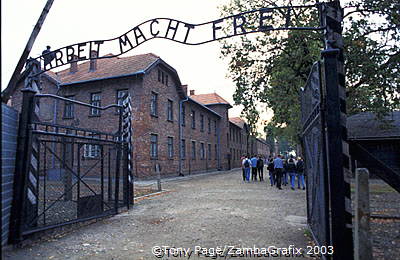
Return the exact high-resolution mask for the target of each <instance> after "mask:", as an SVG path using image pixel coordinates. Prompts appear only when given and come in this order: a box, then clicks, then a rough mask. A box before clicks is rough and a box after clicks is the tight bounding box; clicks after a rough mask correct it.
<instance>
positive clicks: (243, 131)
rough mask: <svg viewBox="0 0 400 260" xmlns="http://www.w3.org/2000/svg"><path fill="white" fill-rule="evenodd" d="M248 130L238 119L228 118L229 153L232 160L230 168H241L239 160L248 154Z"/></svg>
mask: <svg viewBox="0 0 400 260" xmlns="http://www.w3.org/2000/svg"><path fill="white" fill-rule="evenodd" d="M249 137H250V134H249V128H248V125H247V124H246V122H245V121H244V120H243V119H241V118H240V117H232V118H229V151H230V154H231V158H232V168H237V167H241V160H240V158H241V157H242V156H243V155H246V154H249V146H248V143H249V142H248V141H249Z"/></svg>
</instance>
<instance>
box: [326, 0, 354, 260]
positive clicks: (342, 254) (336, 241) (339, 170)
mask: <svg viewBox="0 0 400 260" xmlns="http://www.w3.org/2000/svg"><path fill="white" fill-rule="evenodd" d="M322 15H323V16H322V25H323V26H325V27H326V29H325V44H326V46H325V47H326V50H324V51H322V53H321V54H322V57H323V59H324V81H325V84H324V86H323V87H324V88H325V89H324V90H325V93H326V100H325V102H326V111H325V113H326V114H325V118H326V137H325V138H326V144H327V151H326V152H327V153H326V154H327V167H328V175H329V196H330V208H331V237H332V245H333V246H334V250H335V253H334V255H333V259H334V260H336V259H349V260H352V259H353V257H354V255H353V232H352V213H351V193H350V182H349V173H350V169H349V166H350V160H349V148H348V147H349V146H348V143H347V128H346V118H347V116H346V88H345V73H344V55H343V38H342V26H341V23H342V21H343V9H342V8H341V7H340V3H339V1H333V2H329V3H326V4H324V5H323V12H322ZM333 48H334V49H333Z"/></svg>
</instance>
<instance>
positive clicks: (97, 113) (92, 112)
mask: <svg viewBox="0 0 400 260" xmlns="http://www.w3.org/2000/svg"><path fill="white" fill-rule="evenodd" d="M96 95H97V96H98V97H99V98H98V99H94V97H96ZM95 103H96V104H97V105H96V104H95ZM90 105H92V106H96V107H101V92H92V93H90ZM89 111H90V113H89V116H101V110H100V109H98V108H92V107H91V108H90V110H89Z"/></svg>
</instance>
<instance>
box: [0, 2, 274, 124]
mask: <svg viewBox="0 0 400 260" xmlns="http://www.w3.org/2000/svg"><path fill="white" fill-rule="evenodd" d="M228 1H229V0H201V1H199V0H168V1H162V0H145V1H143V0H142V1H137V0H113V1H99V0H84V1H82V0H68V1H66V0H55V1H54V3H53V6H52V7H51V9H50V12H49V14H48V15H47V18H46V20H45V22H44V25H43V27H42V29H41V31H40V33H39V35H38V37H37V39H36V41H35V44H34V46H33V49H32V51H31V55H30V56H32V57H37V56H40V54H41V52H42V51H43V50H44V49H45V47H46V46H47V45H50V46H51V49H52V50H54V49H57V48H61V47H64V46H67V45H71V44H75V43H79V42H83V41H90V40H105V39H110V38H115V37H117V36H120V35H122V34H124V33H126V32H127V31H129V30H130V29H132V28H133V27H135V26H136V25H138V24H140V23H142V22H144V21H146V20H148V19H152V18H160V17H163V18H175V19H177V20H181V21H184V22H188V23H193V24H196V23H202V22H208V21H212V20H215V19H218V18H220V17H221V16H220V11H219V9H218V7H219V6H221V5H223V4H224V3H227V2H228ZM46 2H47V0H2V1H1V4H2V6H1V24H2V28H1V38H2V41H1V45H2V46H1V59H2V60H1V63H2V69H1V70H2V71H1V75H2V77H1V78H2V80H1V89H2V90H3V89H4V88H5V87H6V86H7V84H8V81H9V79H10V77H11V74H12V73H13V71H14V68H15V66H16V64H17V62H18V60H19V58H20V56H21V54H22V51H23V49H24V47H25V45H26V42H27V41H28V39H29V36H30V34H31V32H32V30H33V27H34V26H35V24H36V22H37V19H38V18H39V16H40V13H41V11H42V9H43V7H44V6H45V4H46ZM149 52H151V53H154V54H156V55H158V56H160V57H161V58H162V59H163V60H164V61H166V62H167V63H168V64H170V65H171V66H172V67H174V68H175V69H176V70H177V72H178V75H179V77H180V79H181V82H182V84H188V88H189V89H194V90H195V93H196V94H204V93H211V92H216V93H218V94H219V95H220V96H222V97H223V98H225V99H226V100H227V101H229V102H230V103H231V104H232V105H233V98H232V95H233V93H234V91H235V86H234V83H233V82H232V80H230V79H229V78H227V72H228V70H227V68H228V61H227V60H224V59H221V58H220V44H219V43H218V42H211V43H207V44H204V45H198V46H189V45H183V44H180V43H175V42H172V41H169V40H164V39H153V40H151V41H148V42H146V43H144V44H142V45H140V46H138V47H136V48H135V49H133V50H131V51H130V52H128V53H127V54H125V55H124V56H131V55H137V54H142V53H149ZM67 67H68V65H66V66H64V67H62V69H65V68H67ZM240 111H241V108H240V107H239V106H234V108H232V109H230V112H229V116H230V117H234V116H239V115H240ZM269 116H270V115H267V114H265V113H263V114H262V119H263V120H265V119H267V118H268V117H269Z"/></svg>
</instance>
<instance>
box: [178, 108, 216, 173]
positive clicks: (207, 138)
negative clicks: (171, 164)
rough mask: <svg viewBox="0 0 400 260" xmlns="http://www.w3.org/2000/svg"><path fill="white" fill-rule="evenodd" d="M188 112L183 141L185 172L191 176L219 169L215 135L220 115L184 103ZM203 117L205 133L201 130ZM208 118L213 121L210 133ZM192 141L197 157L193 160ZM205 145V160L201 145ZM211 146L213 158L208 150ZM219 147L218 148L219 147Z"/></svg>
mask: <svg viewBox="0 0 400 260" xmlns="http://www.w3.org/2000/svg"><path fill="white" fill-rule="evenodd" d="M183 105H184V106H185V112H186V116H185V117H186V120H185V126H183V127H182V128H183V131H182V132H183V139H185V143H186V156H185V159H184V160H182V166H183V172H184V173H185V174H191V173H194V172H201V171H209V170H216V169H217V168H218V160H217V156H216V151H215V145H216V144H218V139H217V138H218V136H217V135H216V133H215V122H217V125H218V127H219V124H220V118H219V117H218V115H215V114H214V113H212V112H210V111H208V110H207V109H206V108H205V107H204V106H201V105H199V104H197V103H195V102H193V101H188V102H184V103H183ZM192 110H193V111H194V112H195V121H196V125H195V126H196V127H195V129H193V128H192V118H193V116H192ZM201 115H203V116H204V131H202V130H201ZM208 118H210V121H211V131H210V132H209V131H208ZM192 141H194V142H195V149H196V157H195V158H192ZM202 143H203V144H204V150H205V151H204V153H205V158H204V159H202V158H201V152H200V148H201V144H202ZM208 145H210V146H211V157H210V156H209V152H208V148H209V146H208ZM217 147H218V146H217Z"/></svg>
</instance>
